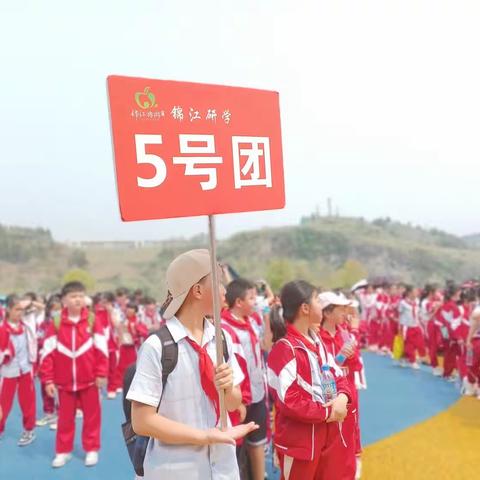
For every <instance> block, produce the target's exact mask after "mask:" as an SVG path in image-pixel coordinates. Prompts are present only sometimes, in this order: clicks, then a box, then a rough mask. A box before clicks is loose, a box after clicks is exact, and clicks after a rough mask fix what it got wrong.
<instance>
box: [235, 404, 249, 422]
mask: <svg viewBox="0 0 480 480" xmlns="http://www.w3.org/2000/svg"><path fill="white" fill-rule="evenodd" d="M237 411H238V413H239V414H240V423H243V422H244V421H245V418H246V416H247V407H246V406H245V405H244V404H243V403H241V404H240V406H239V407H238V408H237Z"/></svg>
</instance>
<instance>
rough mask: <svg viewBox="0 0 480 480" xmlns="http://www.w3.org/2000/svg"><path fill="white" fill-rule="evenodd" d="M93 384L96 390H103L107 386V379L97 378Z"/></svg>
mask: <svg viewBox="0 0 480 480" xmlns="http://www.w3.org/2000/svg"><path fill="white" fill-rule="evenodd" d="M95 384H96V385H97V387H98V388H104V387H106V386H107V379H106V378H105V377H97V378H96V379H95Z"/></svg>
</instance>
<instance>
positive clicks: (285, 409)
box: [268, 325, 352, 460]
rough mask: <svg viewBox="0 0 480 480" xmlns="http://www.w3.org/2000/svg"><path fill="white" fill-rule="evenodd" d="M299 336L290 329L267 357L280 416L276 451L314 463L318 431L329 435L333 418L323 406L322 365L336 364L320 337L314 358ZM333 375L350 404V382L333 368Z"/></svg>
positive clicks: (288, 328) (276, 420) (270, 379)
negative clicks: (328, 427) (329, 422)
mask: <svg viewBox="0 0 480 480" xmlns="http://www.w3.org/2000/svg"><path fill="white" fill-rule="evenodd" d="M296 332H297V331H296V330H295V329H294V327H292V326H291V325H288V326H287V334H286V335H285V337H284V338H282V339H281V340H279V341H278V342H276V343H275V345H274V346H273V348H272V351H271V352H270V355H269V357H268V382H269V386H270V388H271V390H272V393H273V396H274V398H275V407H276V412H277V413H276V417H275V447H276V448H277V449H278V450H279V452H281V453H282V454H284V455H288V456H290V457H293V458H296V459H299V460H312V459H313V458H314V447H315V446H314V438H318V435H316V431H317V430H318V429H321V430H324V431H325V435H327V423H326V420H327V419H328V418H329V417H330V414H331V408H330V407H325V406H324V403H325V402H324V400H323V394H322V392H321V387H320V384H319V379H320V369H321V365H323V364H327V363H328V364H329V365H330V366H332V362H333V360H332V359H331V358H329V355H328V353H327V350H326V349H325V346H324V345H323V343H322V342H321V341H320V339H319V338H318V337H317V338H316V344H315V346H316V350H317V354H315V353H313V352H312V350H311V349H309V348H308V347H307V346H306V345H305V343H304V342H303V341H302V339H301V336H300V334H298V332H297V333H296ZM306 341H307V340H305V342H306ZM333 373H334V375H335V379H336V381H337V391H338V393H344V394H346V395H347V396H348V398H349V400H351V398H352V397H351V392H350V389H349V387H348V382H347V379H346V378H344V377H342V376H341V372H340V370H339V369H336V368H333ZM339 428H340V427H339ZM317 433H318V432H317ZM325 441H328V440H327V439H325Z"/></svg>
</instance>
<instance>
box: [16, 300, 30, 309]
mask: <svg viewBox="0 0 480 480" xmlns="http://www.w3.org/2000/svg"><path fill="white" fill-rule="evenodd" d="M31 305H32V302H31V300H20V301H19V302H18V306H19V307H20V308H21V309H22V310H26V309H27V308H29V307H30V306H31Z"/></svg>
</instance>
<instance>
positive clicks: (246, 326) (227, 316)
mask: <svg viewBox="0 0 480 480" xmlns="http://www.w3.org/2000/svg"><path fill="white" fill-rule="evenodd" d="M222 318H223V320H225V321H226V322H227V323H229V324H230V325H233V326H234V327H235V328H238V329H240V330H246V331H247V332H248V336H249V337H250V343H251V345H252V351H253V356H254V357H255V365H256V366H258V358H257V349H256V347H257V343H258V338H257V335H256V334H255V331H254V330H253V327H252V324H251V323H250V318H249V317H243V319H244V322H241V321H239V320H237V319H236V318H235V317H234V316H233V314H232V312H231V311H230V310H225V311H224V312H223V317H222Z"/></svg>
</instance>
